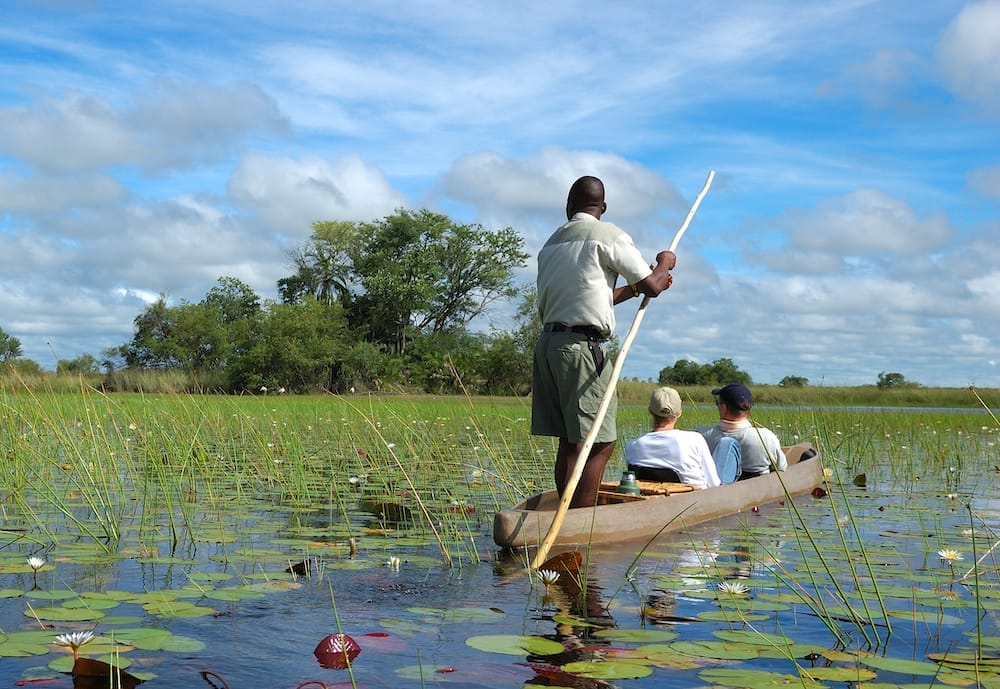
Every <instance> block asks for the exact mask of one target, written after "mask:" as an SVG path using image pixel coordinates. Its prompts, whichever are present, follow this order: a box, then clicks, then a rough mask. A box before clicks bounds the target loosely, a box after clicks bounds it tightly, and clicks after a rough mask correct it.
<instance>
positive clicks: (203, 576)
mask: <svg viewBox="0 0 1000 689" xmlns="http://www.w3.org/2000/svg"><path fill="white" fill-rule="evenodd" d="M232 578H233V575H232V574H229V573H227V572H191V573H190V574H188V579H190V580H191V581H196V582H198V583H204V582H208V583H213V582H218V581H229V580H230V579H232Z"/></svg>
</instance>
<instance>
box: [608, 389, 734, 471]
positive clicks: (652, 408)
mask: <svg viewBox="0 0 1000 689" xmlns="http://www.w3.org/2000/svg"><path fill="white" fill-rule="evenodd" d="M649 413H650V414H652V416H653V430H652V431H650V432H649V433H646V434H645V435H642V436H640V437H638V438H636V439H635V440H632V441H629V442H628V443H627V444H626V445H625V461H626V463H627V464H628V468H629V471H634V472H635V477H636V478H637V479H639V480H647V481H657V480H659V481H662V480H670V479H669V477H670V475H671V474H670V471H673V472H674V473H676V475H677V479H679V480H680V482H681V483H689V484H691V485H693V486H698V487H699V488H712V487H714V486H718V485H719V484H720V481H719V473H718V471H716V468H715V460H714V459H712V453H711V452H709V450H708V444H707V443H706V442H705V438H704V437H702V435H701V434H700V433H696V432H694V431H682V430H678V429H676V428H674V424H676V423H677V419H678V417H680V415H681V396H680V395H679V394H677V391H676V390H674V389H673V388H666V387H664V388H657V389H656V390H654V391H653V394H652V396H651V397H650V400H649ZM644 477H645V478H644ZM675 480H676V479H675Z"/></svg>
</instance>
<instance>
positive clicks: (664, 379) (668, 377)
mask: <svg viewBox="0 0 1000 689" xmlns="http://www.w3.org/2000/svg"><path fill="white" fill-rule="evenodd" d="M657 381H658V382H659V383H660V384H661V385H706V384H708V382H709V381H708V370H707V368H706V367H705V366H704V365H701V364H696V363H695V362H693V361H691V360H689V359H678V360H677V361H675V362H674V365H673V366H667V367H666V368H664V369H661V370H660V375H659V377H658V378H657Z"/></svg>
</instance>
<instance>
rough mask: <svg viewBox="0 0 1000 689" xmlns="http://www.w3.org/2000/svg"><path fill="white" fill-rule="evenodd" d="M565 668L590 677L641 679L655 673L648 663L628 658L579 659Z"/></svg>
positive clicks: (567, 670)
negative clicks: (627, 659) (628, 659)
mask: <svg viewBox="0 0 1000 689" xmlns="http://www.w3.org/2000/svg"><path fill="white" fill-rule="evenodd" d="M562 667H563V670H565V671H566V672H569V673H571V674H574V675H579V676H580V677H587V678H589V679H639V678H641V677H649V676H650V675H651V674H653V668H652V667H650V666H649V665H648V664H647V663H641V662H636V661H626V660H610V659H609V660H577V661H574V662H572V663H566V664H565V665H563V666H562Z"/></svg>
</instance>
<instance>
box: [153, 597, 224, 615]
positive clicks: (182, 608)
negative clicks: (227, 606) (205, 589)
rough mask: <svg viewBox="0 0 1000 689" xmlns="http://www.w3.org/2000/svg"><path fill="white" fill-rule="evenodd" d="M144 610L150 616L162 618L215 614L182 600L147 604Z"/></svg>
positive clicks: (212, 610)
mask: <svg viewBox="0 0 1000 689" xmlns="http://www.w3.org/2000/svg"><path fill="white" fill-rule="evenodd" d="M142 608H143V610H145V611H146V612H148V613H149V614H151V615H159V616H160V617H178V618H180V617H202V616H205V615H214V614H215V610H214V609H213V608H207V607H202V606H197V605H195V604H194V603H188V602H187V601H180V600H175V601H163V602H160V603H146V604H145V605H144V606H142Z"/></svg>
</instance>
